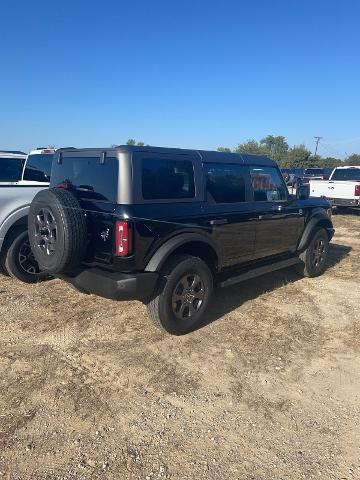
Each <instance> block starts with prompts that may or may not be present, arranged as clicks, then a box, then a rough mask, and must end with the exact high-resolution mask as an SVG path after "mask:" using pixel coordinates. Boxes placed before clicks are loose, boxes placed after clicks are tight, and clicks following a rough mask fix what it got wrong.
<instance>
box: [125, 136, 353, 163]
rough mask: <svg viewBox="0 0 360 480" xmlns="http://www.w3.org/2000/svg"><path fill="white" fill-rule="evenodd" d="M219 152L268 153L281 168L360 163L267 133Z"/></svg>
mask: <svg viewBox="0 0 360 480" xmlns="http://www.w3.org/2000/svg"><path fill="white" fill-rule="evenodd" d="M126 143H127V145H139V146H144V145H145V144H144V142H137V141H136V140H134V139H133V138H130V139H129V140H128V141H127V142H126ZM217 150H218V151H219V152H234V153H249V154H252V155H266V156H267V157H270V158H272V159H273V160H275V161H276V162H277V163H278V165H279V166H280V168H311V167H318V168H326V167H331V168H335V167H338V166H344V165H359V166H360V154H357V153H353V154H352V155H350V156H349V157H347V158H346V160H341V159H340V158H335V157H322V156H321V155H313V154H312V153H311V151H310V150H309V149H308V148H306V146H305V145H294V146H293V147H290V146H289V144H288V143H287V141H286V138H285V137H283V136H280V135H279V136H275V135H267V136H266V137H264V138H262V139H261V140H260V141H257V140H254V139H250V140H246V142H243V143H239V144H238V145H237V146H236V147H235V148H233V149H231V148H229V147H219V148H218V149H217Z"/></svg>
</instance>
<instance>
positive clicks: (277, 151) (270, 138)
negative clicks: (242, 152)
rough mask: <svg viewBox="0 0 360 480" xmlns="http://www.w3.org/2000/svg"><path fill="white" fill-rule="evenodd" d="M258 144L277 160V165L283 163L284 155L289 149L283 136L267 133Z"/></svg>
mask: <svg viewBox="0 0 360 480" xmlns="http://www.w3.org/2000/svg"><path fill="white" fill-rule="evenodd" d="M260 145H261V146H262V147H265V148H266V150H267V151H268V152H269V155H270V157H271V158H272V159H273V160H275V161H276V162H278V163H279V165H281V164H282V163H283V160H284V158H285V155H286V153H287V151H288V150H289V145H288V143H287V142H286V139H285V137H283V136H278V137H275V136H274V135H267V136H266V137H264V138H262V139H261V140H260Z"/></svg>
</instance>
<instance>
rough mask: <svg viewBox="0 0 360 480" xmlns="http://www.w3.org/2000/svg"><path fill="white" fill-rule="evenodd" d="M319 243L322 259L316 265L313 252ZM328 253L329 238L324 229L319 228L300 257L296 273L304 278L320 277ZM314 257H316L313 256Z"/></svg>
mask: <svg viewBox="0 0 360 480" xmlns="http://www.w3.org/2000/svg"><path fill="white" fill-rule="evenodd" d="M319 242H322V244H323V249H324V251H323V254H322V259H321V261H319V263H318V265H316V262H315V261H314V255H315V253H314V252H315V250H316V247H317V245H318V244H319ZM328 253H329V237H328V234H327V232H326V230H325V229H324V228H320V229H319V230H317V231H316V232H315V233H314V235H313V237H312V239H311V240H310V243H309V245H308V247H307V248H306V250H304V251H303V252H302V253H301V254H300V255H299V258H300V260H301V263H300V264H299V265H297V271H298V273H299V274H300V275H303V276H305V277H310V278H312V277H318V276H319V275H322V274H323V273H324V271H325V268H326V260H327V256H328ZM315 256H316V255H315Z"/></svg>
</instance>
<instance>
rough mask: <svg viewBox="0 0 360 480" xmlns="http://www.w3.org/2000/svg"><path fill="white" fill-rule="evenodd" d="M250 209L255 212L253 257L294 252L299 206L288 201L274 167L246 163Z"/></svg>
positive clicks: (300, 215)
mask: <svg viewBox="0 0 360 480" xmlns="http://www.w3.org/2000/svg"><path fill="white" fill-rule="evenodd" d="M250 178H251V186H252V191H253V204H252V205H253V210H254V211H255V212H256V217H257V222H256V242H255V255H254V257H255V258H263V257H268V256H272V255H278V254H282V253H286V252H292V251H295V249H296V246H297V241H298V236H299V232H300V229H301V225H302V224H303V220H302V216H303V212H302V210H301V209H299V208H298V207H296V205H297V204H296V202H293V201H291V200H290V197H289V194H288V191H287V187H286V185H285V183H284V180H283V178H282V175H281V174H280V171H279V170H278V168H276V167H263V166H259V167H257V166H253V165H252V166H250Z"/></svg>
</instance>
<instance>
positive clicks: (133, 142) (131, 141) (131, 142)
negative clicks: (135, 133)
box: [126, 138, 136, 145]
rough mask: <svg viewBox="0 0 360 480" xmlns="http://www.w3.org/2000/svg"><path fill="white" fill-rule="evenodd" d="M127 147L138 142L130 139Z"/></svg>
mask: <svg viewBox="0 0 360 480" xmlns="http://www.w3.org/2000/svg"><path fill="white" fill-rule="evenodd" d="M126 145H136V140H134V139H133V138H129V140H128V141H127V142H126Z"/></svg>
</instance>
